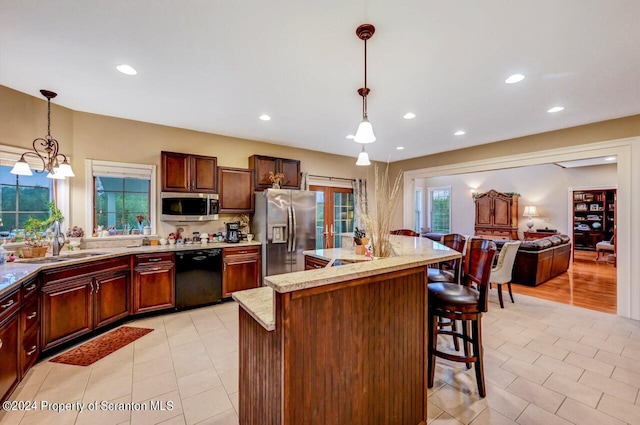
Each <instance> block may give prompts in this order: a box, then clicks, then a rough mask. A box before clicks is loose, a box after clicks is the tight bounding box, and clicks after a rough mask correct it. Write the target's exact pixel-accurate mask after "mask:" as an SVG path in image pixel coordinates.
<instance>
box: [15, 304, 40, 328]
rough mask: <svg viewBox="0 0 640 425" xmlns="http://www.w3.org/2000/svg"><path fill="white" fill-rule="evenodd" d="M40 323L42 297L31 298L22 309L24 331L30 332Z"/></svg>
mask: <svg viewBox="0 0 640 425" xmlns="http://www.w3.org/2000/svg"><path fill="white" fill-rule="evenodd" d="M39 325H40V297H35V298H33V299H32V300H30V301H29V302H28V303H27V304H25V306H24V307H23V308H22V311H20V326H21V328H22V333H26V332H29V331H30V330H31V329H32V328H34V327H37V326H39Z"/></svg>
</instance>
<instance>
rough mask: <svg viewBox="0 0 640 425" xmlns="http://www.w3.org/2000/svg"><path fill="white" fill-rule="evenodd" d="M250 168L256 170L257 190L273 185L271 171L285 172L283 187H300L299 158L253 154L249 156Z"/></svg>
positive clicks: (255, 183) (255, 181)
mask: <svg viewBox="0 0 640 425" xmlns="http://www.w3.org/2000/svg"><path fill="white" fill-rule="evenodd" d="M249 168H250V169H252V170H254V171H255V175H254V186H255V190H264V189H268V188H270V187H272V185H273V184H272V183H271V181H270V180H269V171H271V172H272V173H274V174H277V173H282V174H284V180H283V181H282V183H281V185H280V187H281V188H282V189H300V161H298V160H295V159H286V158H276V157H273V156H264V155H252V156H250V157H249Z"/></svg>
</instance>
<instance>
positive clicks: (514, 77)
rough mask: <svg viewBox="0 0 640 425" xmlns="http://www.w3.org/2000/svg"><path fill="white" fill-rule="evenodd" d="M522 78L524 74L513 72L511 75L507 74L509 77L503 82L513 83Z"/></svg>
mask: <svg viewBox="0 0 640 425" xmlns="http://www.w3.org/2000/svg"><path fill="white" fill-rule="evenodd" d="M522 80H524V75H522V74H513V75H511V76H509V78H507V79H506V80H504V82H505V83H507V84H515V83H519V82H520V81H522Z"/></svg>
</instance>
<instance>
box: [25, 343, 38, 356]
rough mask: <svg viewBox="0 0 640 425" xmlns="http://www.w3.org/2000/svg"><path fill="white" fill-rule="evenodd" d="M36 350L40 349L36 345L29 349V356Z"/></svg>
mask: <svg viewBox="0 0 640 425" xmlns="http://www.w3.org/2000/svg"><path fill="white" fill-rule="evenodd" d="M36 351H38V347H37V346H36V345H34V346H33V347H31V350H29V351H27V356H32V355H33V353H35V352H36Z"/></svg>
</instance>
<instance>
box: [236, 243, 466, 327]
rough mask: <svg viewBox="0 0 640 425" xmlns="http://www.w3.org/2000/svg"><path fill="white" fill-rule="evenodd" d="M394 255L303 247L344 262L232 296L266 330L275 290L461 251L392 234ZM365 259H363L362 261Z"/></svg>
mask: <svg viewBox="0 0 640 425" xmlns="http://www.w3.org/2000/svg"><path fill="white" fill-rule="evenodd" d="M391 243H392V245H393V250H394V253H395V254H396V256H395V257H389V258H378V259H373V260H372V259H369V258H368V257H365V256H364V255H356V254H355V252H354V251H352V250H348V249H339V248H336V249H320V250H311V251H304V254H305V255H311V256H314V257H317V258H321V259H324V260H328V261H329V262H330V263H331V262H332V261H334V260H342V261H346V262H347V263H351V264H345V265H341V266H338V267H325V268H322V269H313V270H305V271H300V272H293V273H287V274H281V275H274V276H267V277H265V278H264V282H265V285H267V286H266V287H261V288H256V289H247V290H245V291H241V292H235V293H234V294H233V298H234V299H235V300H236V301H238V303H239V304H240V305H241V306H242V307H243V308H244V309H245V310H246V311H247V312H248V313H249V314H250V315H251V316H252V317H253V318H254V319H256V321H257V322H258V323H260V324H261V325H262V326H263V327H264V328H265V329H266V330H267V331H272V330H274V329H275V316H274V314H275V307H274V293H275V292H280V293H286V292H293V291H298V290H301V289H308V288H314V287H318V286H323V285H331V284H334V283H340V282H343V281H346V280H352V279H358V278H362V277H367V276H374V275H378V274H381V273H387V272H393V271H398V270H403V269H408V268H411V267H418V266H425V265H427V264H431V263H437V262H440V261H447V260H451V259H454V258H459V257H460V255H461V254H460V253H459V252H457V251H454V250H452V249H449V248H447V247H446V246H444V245H442V244H440V243H438V242H435V241H432V240H431V239H428V238H414V237H411V236H392V237H391ZM363 260H364V261H363Z"/></svg>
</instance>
